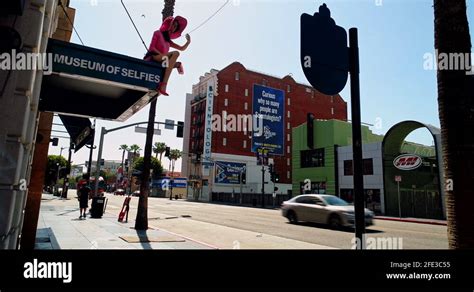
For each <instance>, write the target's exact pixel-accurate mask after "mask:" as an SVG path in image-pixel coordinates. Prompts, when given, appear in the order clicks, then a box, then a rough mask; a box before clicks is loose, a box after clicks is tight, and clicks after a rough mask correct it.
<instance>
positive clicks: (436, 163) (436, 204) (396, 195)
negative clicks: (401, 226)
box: [382, 121, 446, 219]
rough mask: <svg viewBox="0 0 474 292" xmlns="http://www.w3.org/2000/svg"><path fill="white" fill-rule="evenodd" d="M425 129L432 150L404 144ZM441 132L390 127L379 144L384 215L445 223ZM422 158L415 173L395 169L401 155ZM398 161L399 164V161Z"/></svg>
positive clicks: (407, 124)
mask: <svg viewBox="0 0 474 292" xmlns="http://www.w3.org/2000/svg"><path fill="white" fill-rule="evenodd" d="M421 128H425V129H427V130H428V131H429V132H430V133H431V135H432V136H433V141H434V146H426V145H421V144H416V143H411V142H407V141H405V139H406V137H407V136H408V135H409V134H410V133H412V132H413V131H415V130H418V129H421ZM441 151H442V147H441V131H440V129H439V128H436V127H434V126H432V125H428V124H423V123H421V122H417V121H404V122H401V123H398V124H396V125H395V126H393V127H392V128H391V129H390V130H389V131H388V132H387V134H386V135H385V137H384V140H383V142H382V159H383V179H384V196H385V198H384V199H385V214H386V215H388V216H396V217H399V216H400V217H413V218H428V219H445V218H446V206H445V192H444V189H445V188H444V179H443V177H444V168H443V159H442V152H441ZM405 154H407V155H413V156H418V157H419V158H421V164H420V166H419V167H417V168H415V169H406V170H404V169H400V167H396V166H395V164H396V163H395V162H396V160H397V158H399V157H400V156H401V155H405ZM398 161H399V160H398Z"/></svg>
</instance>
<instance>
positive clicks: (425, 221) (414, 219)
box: [374, 216, 447, 226]
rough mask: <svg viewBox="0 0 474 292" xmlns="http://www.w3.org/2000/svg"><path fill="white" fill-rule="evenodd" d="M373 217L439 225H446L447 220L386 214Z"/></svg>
mask: <svg viewBox="0 0 474 292" xmlns="http://www.w3.org/2000/svg"><path fill="white" fill-rule="evenodd" d="M374 219H377V220H387V221H397V222H407V223H418V224H429V225H441V226H446V225H447V222H446V221H445V220H436V219H423V218H398V217H387V216H375V218H374Z"/></svg>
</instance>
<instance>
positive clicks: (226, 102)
mask: <svg viewBox="0 0 474 292" xmlns="http://www.w3.org/2000/svg"><path fill="white" fill-rule="evenodd" d="M228 105H229V100H228V99H227V98H226V99H224V106H228Z"/></svg>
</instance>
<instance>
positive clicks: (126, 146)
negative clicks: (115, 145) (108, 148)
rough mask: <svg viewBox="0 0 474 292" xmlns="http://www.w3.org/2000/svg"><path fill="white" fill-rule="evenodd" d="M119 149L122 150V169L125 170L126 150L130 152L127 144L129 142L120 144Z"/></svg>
mask: <svg viewBox="0 0 474 292" xmlns="http://www.w3.org/2000/svg"><path fill="white" fill-rule="evenodd" d="M119 150H121V151H122V170H124V169H125V167H124V165H123V164H124V162H125V152H128V151H129V148H128V145H127V144H122V145H120V148H119Z"/></svg>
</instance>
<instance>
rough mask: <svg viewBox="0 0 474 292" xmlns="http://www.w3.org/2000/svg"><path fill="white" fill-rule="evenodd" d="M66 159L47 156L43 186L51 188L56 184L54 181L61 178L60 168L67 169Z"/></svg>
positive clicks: (57, 156)
mask: <svg viewBox="0 0 474 292" xmlns="http://www.w3.org/2000/svg"><path fill="white" fill-rule="evenodd" d="M67 166H68V165H67V160H66V158H64V157H62V156H59V155H48V163H47V165H46V175H45V176H44V184H45V185H46V186H52V185H54V184H55V183H56V180H58V179H59V178H61V174H62V173H66V172H65V171H63V172H61V168H67ZM58 174H59V177H58Z"/></svg>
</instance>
